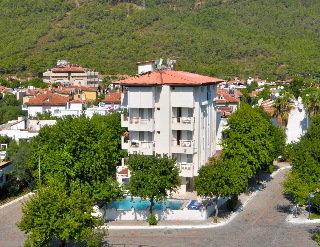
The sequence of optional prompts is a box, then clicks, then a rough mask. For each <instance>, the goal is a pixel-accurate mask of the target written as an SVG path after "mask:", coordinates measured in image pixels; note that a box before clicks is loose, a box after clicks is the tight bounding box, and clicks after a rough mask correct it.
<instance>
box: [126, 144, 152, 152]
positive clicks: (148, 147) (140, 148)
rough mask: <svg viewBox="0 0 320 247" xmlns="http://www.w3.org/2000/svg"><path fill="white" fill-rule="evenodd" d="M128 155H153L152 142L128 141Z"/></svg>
mask: <svg viewBox="0 0 320 247" xmlns="http://www.w3.org/2000/svg"><path fill="white" fill-rule="evenodd" d="M128 150H129V153H130V154H134V153H137V154H146V155H153V152H154V143H153V141H129V149H128Z"/></svg>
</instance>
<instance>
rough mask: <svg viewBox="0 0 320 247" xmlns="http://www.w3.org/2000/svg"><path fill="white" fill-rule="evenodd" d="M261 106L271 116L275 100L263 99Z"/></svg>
mask: <svg viewBox="0 0 320 247" xmlns="http://www.w3.org/2000/svg"><path fill="white" fill-rule="evenodd" d="M261 107H262V108H263V110H264V111H265V112H267V113H268V114H269V115H270V116H272V115H273V114H274V111H275V109H274V107H273V101H272V100H266V101H263V102H262V103H261Z"/></svg>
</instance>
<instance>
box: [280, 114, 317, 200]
mask: <svg viewBox="0 0 320 247" xmlns="http://www.w3.org/2000/svg"><path fill="white" fill-rule="evenodd" d="M319 133H320V116H319V115H317V116H315V117H314V118H313V119H312V124H311V126H310V127H309V129H308V131H307V133H306V134H305V135H304V136H303V137H301V139H300V141H299V142H298V143H296V144H294V145H293V146H292V148H291V155H290V159H291V160H292V167H293V168H292V172H291V173H290V175H289V176H288V178H287V180H286V182H285V184H284V185H285V192H286V193H287V194H288V195H290V196H291V197H292V198H293V200H294V201H295V202H296V203H297V204H300V205H304V204H305V200H306V198H308V195H309V194H310V193H312V192H315V191H316V190H317V189H319V188H320V180H319V178H320V166H319V163H320V158H319V157H320V150H319V146H320V135H319Z"/></svg>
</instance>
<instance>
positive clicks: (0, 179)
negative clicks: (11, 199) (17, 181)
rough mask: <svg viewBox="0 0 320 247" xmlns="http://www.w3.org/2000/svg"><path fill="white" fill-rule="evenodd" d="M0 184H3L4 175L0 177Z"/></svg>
mask: <svg viewBox="0 0 320 247" xmlns="http://www.w3.org/2000/svg"><path fill="white" fill-rule="evenodd" d="M0 183H3V174H2V175H1V176H0Z"/></svg>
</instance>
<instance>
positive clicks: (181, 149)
mask: <svg viewBox="0 0 320 247" xmlns="http://www.w3.org/2000/svg"><path fill="white" fill-rule="evenodd" d="M171 149H172V153H185V154H193V141H192V140H180V141H177V140H174V141H172V148H171Z"/></svg>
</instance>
